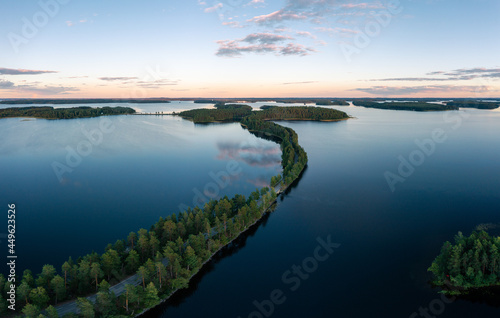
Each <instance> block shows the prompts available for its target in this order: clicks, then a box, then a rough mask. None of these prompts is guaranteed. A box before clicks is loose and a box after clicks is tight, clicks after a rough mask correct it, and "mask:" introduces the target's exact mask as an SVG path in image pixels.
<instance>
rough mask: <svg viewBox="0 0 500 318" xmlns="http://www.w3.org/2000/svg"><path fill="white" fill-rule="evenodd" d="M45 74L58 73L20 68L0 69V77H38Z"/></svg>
mask: <svg viewBox="0 0 500 318" xmlns="http://www.w3.org/2000/svg"><path fill="white" fill-rule="evenodd" d="M46 73H58V72H56V71H41V70H25V69H20V68H17V69H15V68H3V67H0V74H1V75H38V74H46Z"/></svg>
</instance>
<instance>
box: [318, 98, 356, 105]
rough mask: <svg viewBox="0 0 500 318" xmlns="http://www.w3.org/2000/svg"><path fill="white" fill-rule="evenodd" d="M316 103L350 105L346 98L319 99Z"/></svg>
mask: <svg viewBox="0 0 500 318" xmlns="http://www.w3.org/2000/svg"><path fill="white" fill-rule="evenodd" d="M315 103H316V105H318V106H349V103H348V102H346V101H345V100H340V99H339V100H327V99H326V100H325V99H324V100H317V101H316V102H315Z"/></svg>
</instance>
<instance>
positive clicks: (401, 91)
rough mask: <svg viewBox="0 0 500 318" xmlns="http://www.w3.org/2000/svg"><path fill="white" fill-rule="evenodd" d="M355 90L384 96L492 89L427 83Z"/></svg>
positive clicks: (486, 90) (479, 91)
mask: <svg viewBox="0 0 500 318" xmlns="http://www.w3.org/2000/svg"><path fill="white" fill-rule="evenodd" d="M354 90H355V91H361V92H365V93H369V94H373V95H382V96H393V95H396V96H401V95H412V94H417V93H443V94H445V93H457V92H471V93H472V92H474V93H485V92H488V91H490V90H491V89H490V88H489V87H487V86H455V85H425V86H372V87H367V88H356V89H354Z"/></svg>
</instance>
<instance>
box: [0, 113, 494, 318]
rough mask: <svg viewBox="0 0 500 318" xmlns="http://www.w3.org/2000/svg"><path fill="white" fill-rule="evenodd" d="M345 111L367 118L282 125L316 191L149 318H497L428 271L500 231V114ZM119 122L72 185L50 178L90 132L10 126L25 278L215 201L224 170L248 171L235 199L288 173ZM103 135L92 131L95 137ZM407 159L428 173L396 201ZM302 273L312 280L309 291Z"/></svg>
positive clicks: (235, 139)
mask: <svg viewBox="0 0 500 318" xmlns="http://www.w3.org/2000/svg"><path fill="white" fill-rule="evenodd" d="M165 105H168V106H172V105H171V104H165ZM142 106H143V105H140V107H142ZM193 106H194V107H200V105H193ZM149 107H154V106H151V105H150V106H149ZM162 107H163V106H162ZM182 107H184V106H182ZM191 108H192V107H191ZM335 108H337V109H340V110H344V111H346V112H347V113H348V114H349V115H351V116H354V117H355V118H354V119H350V120H348V121H343V122H337V123H313V122H281V124H282V125H285V126H288V127H291V128H293V129H294V130H295V131H296V132H297V133H298V135H299V142H300V144H301V145H302V146H303V147H304V148H305V150H306V151H307V153H308V156H309V164H308V167H307V169H306V171H305V173H304V174H303V176H302V178H301V179H300V180H299V182H298V183H297V184H296V186H295V187H293V188H292V189H291V191H290V192H289V193H288V194H286V195H285V196H284V197H283V198H282V200H280V202H279V204H278V206H277V208H276V210H275V212H273V213H272V214H271V215H270V216H269V217H268V218H267V219H266V220H265V221H264V222H263V223H262V224H260V226H259V227H257V228H255V229H253V231H252V232H251V234H250V235H248V236H247V237H246V238H244V239H243V240H241V241H240V242H239V247H236V248H234V249H230V250H227V251H226V254H227V256H226V257H223V258H220V259H219V260H218V261H216V262H213V263H212V264H210V266H209V267H208V268H207V269H206V270H205V271H204V273H203V275H200V276H198V277H197V279H196V280H195V281H194V282H193V283H192V287H191V288H190V289H189V290H186V291H184V292H182V293H179V294H178V295H177V296H176V297H174V298H172V300H171V301H169V302H168V303H166V304H164V305H163V306H161V307H160V308H158V309H156V310H154V311H152V312H151V313H149V316H152V317H159V316H162V317H204V318H206V317H234V318H237V317H245V318H246V317H265V316H266V315H264V314H262V313H259V311H258V310H259V309H258V306H256V305H255V304H254V302H256V303H257V304H263V306H264V307H263V310H264V311H266V310H267V311H268V312H266V314H269V313H270V307H269V306H268V305H269V300H270V299H272V298H273V297H272V296H271V293H272V292H273V291H275V290H279V291H281V295H280V297H278V298H279V300H280V301H279V303H280V304H279V305H274V308H273V310H274V311H273V313H272V317H372V316H373V317H411V315H412V313H413V312H418V311H419V308H420V307H422V308H423V309H426V308H429V306H430V305H434V306H435V307H432V308H430V309H429V313H431V314H432V315H433V316H436V317H497V316H498V308H495V307H492V306H488V305H486V304H481V303H472V302H469V301H465V300H456V301H454V302H453V303H451V304H445V303H444V302H442V300H440V296H439V294H438V293H437V292H438V290H436V289H432V288H431V287H430V286H429V284H428V283H427V281H428V280H429V278H430V276H429V275H428V273H427V271H426V270H427V268H428V267H429V266H430V263H431V262H432V260H433V259H434V257H435V256H436V255H437V254H438V253H439V250H440V248H441V245H442V243H443V242H444V241H445V240H451V239H452V238H453V236H454V235H455V234H456V233H457V232H458V231H463V232H464V233H466V234H468V233H470V231H472V230H473V229H474V227H475V226H477V225H478V224H481V223H500V213H499V211H500V190H499V189H500V178H499V176H500V164H499V159H500V125H499V123H500V112H499V111H482V110H473V109H467V110H465V111H459V112H447V113H417V112H398V111H389V110H377V109H368V108H362V107H354V106H351V107H335ZM151 109H152V108H151ZM162 109H165V110H167V109H168V108H167V107H164V108H162ZM152 111H161V110H152ZM110 119H111V120H112V121H113V123H114V126H115V130H114V132H112V133H109V134H106V135H104V139H103V142H102V144H101V145H99V146H98V147H95V149H94V150H93V152H92V153H91V154H90V155H89V156H88V157H85V158H83V160H82V163H81V164H80V165H78V166H77V167H76V168H75V169H74V171H73V172H71V173H68V174H66V178H67V180H66V179H64V181H63V183H60V182H59V181H58V179H57V178H56V177H55V175H54V172H53V171H52V170H51V167H50V164H51V163H52V162H53V161H54V160H59V161H61V162H63V160H65V158H64V156H65V147H66V146H67V145H71V146H73V147H76V145H77V144H78V143H79V142H80V141H81V140H84V139H83V138H84V137H82V132H81V129H80V128H79V126H78V125H79V124H78V123H77V121H74V122H73V121H43V120H37V121H34V122H28V121H20V120H19V119H8V120H2V121H1V122H0V136H2V138H1V143H0V163H1V167H2V168H1V181H0V182H1V188H0V190H1V193H2V204H4V203H5V204H6V203H7V202H8V201H14V202H16V203H17V204H18V218H19V219H18V227H19V240H20V242H19V247H18V248H19V254H18V255H20V258H21V256H22V259H23V262H25V264H29V265H30V266H31V265H33V266H35V265H36V266H39V267H40V266H41V265H42V264H44V263H49V262H50V263H57V261H58V259H57V258H60V259H61V260H64V259H65V258H66V257H67V256H68V255H70V254H71V255H79V254H81V253H83V252H88V251H90V250H91V249H96V250H100V249H102V248H103V247H104V245H105V243H107V242H112V241H114V240H116V238H120V237H123V236H124V235H126V234H127V233H128V232H130V231H131V230H137V229H138V228H139V227H148V226H149V225H150V224H152V223H153V222H154V221H156V220H157V218H158V217H159V216H160V215H168V214H169V213H172V211H177V210H178V205H179V204H180V203H182V202H189V201H190V200H192V198H193V188H197V189H200V190H201V189H203V187H204V186H205V185H206V184H207V183H209V182H211V179H210V176H209V175H208V173H209V172H210V171H213V172H219V171H224V170H225V169H226V164H227V162H228V161H229V160H231V159H234V158H236V160H237V162H238V163H239V165H240V166H241V167H242V169H243V172H242V174H241V176H240V177H239V178H234V180H232V182H233V183H232V184H231V185H230V186H227V187H226V188H225V189H223V190H222V191H221V193H223V194H228V195H232V194H233V193H249V192H250V191H252V190H253V189H254V188H255V184H258V180H259V177H270V176H271V175H273V174H275V173H276V172H277V170H278V169H279V163H278V162H279V151H278V150H279V148H278V147H277V146H276V145H275V144H273V143H270V142H267V141H263V140H259V139H257V138H255V137H253V136H252V135H250V134H249V133H248V132H246V131H244V130H242V129H241V128H240V127H239V126H238V125H236V124H227V125H210V126H195V125H193V124H192V123H190V122H187V121H184V120H180V119H177V118H172V117H144V116H119V117H112V118H110ZM99 120H101V119H89V120H85V121H80V122H81V123H84V124H85V125H86V127H89V129H90V128H92V127H94V128H95V127H97V126H98V125H99ZM437 133H438V134H440V136H441V139H440V140H442V139H445V140H444V141H443V142H441V143H436V142H434V147H433V148H432V147H431V148H428V149H427V150H429V149H431V150H432V151H428V153H429V154H428V155H427V154H424V155H423V156H420V157H418V151H419V149H420V148H419V146H418V145H417V144H416V143H415V140H418V141H419V143H426V144H427V145H428V144H429V143H428V141H426V140H427V139H429V138H432V136H433V134H434V135H435V134H437ZM4 136H5V137H4ZM443 136H444V137H443ZM424 141H425V142H424ZM412 154H413V155H412ZM400 156H401V157H402V158H403V160H408V161H411V160H413V161H414V162H415V160H416V159H418V160H419V162H417V163H418V165H412V166H413V168H414V170H413V171H412V173H411V174H409V175H405V177H404V182H402V183H396V184H394V192H393V191H392V189H391V187H390V186H389V185H388V183H387V181H386V178H385V176H384V174H386V172H391V173H393V174H394V175H396V174H398V167H399V165H400V159H399V158H401V157H400ZM412 156H413V157H412ZM411 158H412V159H411ZM401 178H403V177H401ZM4 206H5V205H4ZM61 237H64V238H65V239H61ZM328 237H330V239H331V241H332V242H334V243H338V244H340V246H339V247H337V248H335V249H334V252H333V254H331V255H330V256H329V258H328V259H327V260H325V261H320V262H316V263H314V262H313V263H311V257H313V256H314V255H315V251H316V249H317V247H318V246H320V245H319V243H318V238H319V239H323V240H327V238H328ZM21 240H23V241H22V242H21ZM2 244H4V242H2ZM21 251H22V252H21ZM304 261H305V263H304ZM314 264H316V265H317V266H313V265H314ZM294 265H300V266H302V265H306V267H307V268H308V269H309V270H310V271H309V273H307V272H304V270H302V272H303V275H305V274H307V275H308V276H307V278H300V276H299V274H297V273H294V272H293V270H294ZM311 266H312V267H311ZM284 274H285V278H286V279H285V280H283V275H284ZM304 277H306V276H304ZM291 279H293V280H291ZM298 284H300V286H298ZM292 287H298V288H296V289H295V288H293V289H294V290H292ZM440 305H442V307H441V306H440ZM436 306H437V307H436ZM431 310H432V311H431ZM261 312H262V311H261ZM433 313H434V314H433ZM414 317H417V316H415V315H414Z"/></svg>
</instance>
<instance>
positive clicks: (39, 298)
mask: <svg viewBox="0 0 500 318" xmlns="http://www.w3.org/2000/svg"><path fill="white" fill-rule="evenodd" d="M29 298H30V300H31V301H32V302H33V305H35V306H37V307H38V308H45V307H46V306H47V303H48V302H49V300H50V298H49V295H48V294H47V291H46V290H45V288H43V287H37V288H35V289H32V290H31V292H30V296H29Z"/></svg>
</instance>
